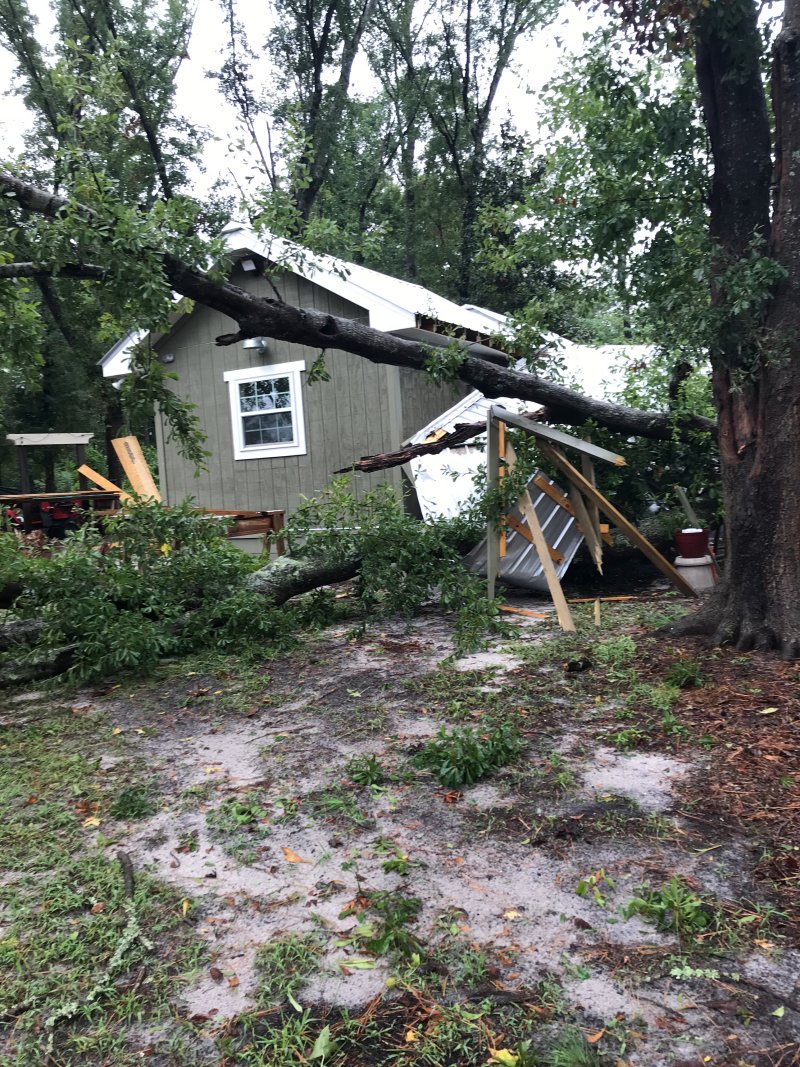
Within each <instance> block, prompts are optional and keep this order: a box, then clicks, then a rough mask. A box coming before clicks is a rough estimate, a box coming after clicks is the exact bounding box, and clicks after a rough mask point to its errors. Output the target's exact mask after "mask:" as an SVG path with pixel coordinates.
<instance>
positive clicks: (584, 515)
mask: <svg viewBox="0 0 800 1067" xmlns="http://www.w3.org/2000/svg"><path fill="white" fill-rule="evenodd" d="M569 499H570V502H571V503H572V506H573V508H574V509H575V518H576V519H577V521H578V526H579V527H580V529H581V532H582V533H583V536H584V537H585V538H586V547H587V548H588V549H589V553H590V554H591V557H592V559H593V560H594V565H595V567H597V569H598V571H599V572H600V574H602V573H603V546H602V544H601V543H600V535H599V533H598V532H597V525H598V524H595V522H594V521H593V519H592V517H591V515H590V514H589V510H588V508H587V506H586V502H585V501H584V499H583V496H582V495H581V493H579V492H578V490H577V489H576V488H575V487H574V486H570V490H569ZM596 510H597V509H596V508H595V511H596Z"/></svg>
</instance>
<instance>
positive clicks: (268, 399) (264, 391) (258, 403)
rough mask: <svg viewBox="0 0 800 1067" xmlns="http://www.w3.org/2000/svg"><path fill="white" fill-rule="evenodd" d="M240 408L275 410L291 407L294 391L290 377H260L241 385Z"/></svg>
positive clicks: (245, 410) (243, 410) (242, 409)
mask: <svg viewBox="0 0 800 1067" xmlns="http://www.w3.org/2000/svg"><path fill="white" fill-rule="evenodd" d="M239 404H240V410H241V411H242V412H243V413H244V412H248V411H273V410H274V409H275V408H284V409H285V408H291V406H292V393H291V388H290V385H289V379H288V378H259V379H257V380H256V381H253V382H241V383H240V385H239Z"/></svg>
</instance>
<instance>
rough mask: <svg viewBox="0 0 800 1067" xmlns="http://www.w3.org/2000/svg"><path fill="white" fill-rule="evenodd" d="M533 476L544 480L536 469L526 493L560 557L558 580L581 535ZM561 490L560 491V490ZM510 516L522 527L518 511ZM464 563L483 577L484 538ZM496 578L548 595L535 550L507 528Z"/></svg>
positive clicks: (570, 559) (579, 542) (523, 522)
mask: <svg viewBox="0 0 800 1067" xmlns="http://www.w3.org/2000/svg"><path fill="white" fill-rule="evenodd" d="M537 477H544V475H542V472H541V471H538V470H537V471H534V472H533V475H532V476H531V480H530V482H529V483H528V492H529V493H530V496H531V500H532V501H533V506H534V508H535V510H536V515H537V516H538V519H539V523H540V524H541V527H542V531H543V533H544V539H545V541H547V543H548V545H550V547H551V548H554V549H556V551H557V552H560V553H561V555H562V556H563V559H561V560H560V561H557V560H553V564H554V566H555V569H556V574H557V575H558V577H559V578H561V577H562V575H564V574H565V573H566V571H567V568H568V567H569V565H570V563H572V561H573V559H574V558H575V553H576V552H577V551H578V549H579V548H580V547H581V542H582V541H583V534H582V533H581V532H580V530H579V529H578V525H577V523H576V522H575V520H574V519H573V517H572V516H571V515H570V514H569V513H568V512H567V511H566V510H565V509H564V508H562V507H561V505H560V504H557V503H556V502H555V500H553V499H551V497H549V496H548V495H547V494H546V493H545V492H544V491H543V490H542V489H539V487H538V486H537V485H535V484H534V479H536V478H537ZM547 481H548V482H550V485H556V487H557V488H558V489H559V490H560V486H558V485H557V483H556V482H552V481H550V479H549V478H548V479H547ZM561 491H562V492H563V490H561ZM510 514H511V515H513V516H514V518H515V519H517V520H518V521H519V522H521V523H522V524H523V525H525V520H524V518H523V515H522V512H521V511H520V510H519V508H516V507H514V508H512V509H511V511H510ZM465 562H466V564H467V566H468V567H469V568H470V569H471V570H473V571H475V572H476V573H478V574H484V575H485V574H486V562H487V560H486V538H484V539H483V541H481V543H480V544H479V545H477V546H476V547H475V548H473V550H472V551H471V552H470V553H469V555H468V556H466V557H465ZM498 577H499V579H500V581H502V582H504V583H505V584H506V585H513V586H517V587H519V588H521V589H528V590H532V591H534V592H537V593H547V592H548V587H547V580H546V578H545V576H544V571H543V570H542V564H541V561H540V559H539V557H538V555H537V553H536V549H535V548H534V547H533V545H532V544H531V543H530V541H528V540H527V538H525V537H523V536H522V534H519V533H517V531H516V530H513V529H508V531H507V532H506V554H505V556H502V557H501V559H500V570H499V574H498Z"/></svg>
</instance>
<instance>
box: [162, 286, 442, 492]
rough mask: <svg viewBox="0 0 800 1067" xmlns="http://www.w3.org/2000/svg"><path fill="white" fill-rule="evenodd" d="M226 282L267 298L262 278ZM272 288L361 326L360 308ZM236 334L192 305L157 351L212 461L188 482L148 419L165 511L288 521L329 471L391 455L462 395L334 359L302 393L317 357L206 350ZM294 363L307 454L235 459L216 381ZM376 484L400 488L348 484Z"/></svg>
mask: <svg viewBox="0 0 800 1067" xmlns="http://www.w3.org/2000/svg"><path fill="white" fill-rule="evenodd" d="M231 280H232V281H233V282H234V283H235V284H236V285H239V286H241V287H242V288H246V289H248V290H250V291H252V292H257V293H258V294H259V295H262V296H274V291H273V290H272V288H271V287H270V286H269V284H268V282H267V281H266V280H265V279H264V278H261V277H254V276H253V274H252V273H246V272H244V271H242V270H241V269H240V268H238V267H237V268H236V269H235V271H234V273H233V275H232V278H231ZM272 281H273V283H274V285H275V287H276V288H277V289H278V291H279V292H280V293H281V296H282V297H283V298H284V299H285V300H286V301H287V302H288V303H291V304H295V305H298V306H300V307H312V308H315V309H316V310H318V311H323V312H328V313H330V314H332V315H338V316H342V317H346V318H354V319H359V320H361V321H363V322H367V318H368V317H367V313H366V312H365V311H364V310H363V309H362V308H359V307H357V306H356V305H355V304H351V303H349V302H348V301H346V300H343V299H342V298H340V297H338V296H336V295H335V294H333V293H330V292H329V291H328V290H326V289H323V288H322V287H320V286H318V285H315V284H313V283H311V282H307V281H305V280H304V279H302V278H298V277H297V276H296V275H294V274H290V273H285V274H273V275H272ZM235 329H236V325H235V323H234V322H233V321H232V320H231V319H228V318H227V317H225V316H224V315H222V314H220V313H219V312H216V311H212V310H210V309H209V308H205V307H199V306H198V307H196V308H195V310H194V311H193V313H192V314H191V315H190V316H189V317H188V318H186V319H184V320H183V321H181V322H179V323H178V325H177V326H176V327H175V328H174V329H173V330H172V332H171V333H170V334H169V335H168V336H167V337H166V338H163V339H162V340H161V341H160V342H159V344H158V350H159V352H160V353H161V355H162V356H163V355H164V354H165V353H169V354H170V355H172V356H173V357H174V360H173V362H171V363H170V364H169V370H170V371H172V372H174V373H175V374H177V375H178V381H177V382H175V383H174V389H175V391H176V392H177V393H178V394H179V395H180V396H181V397H183V398H185V399H188V400H190V401H191V402H192V403H194V404H195V405H197V414H198V416H199V418H200V422H201V424H202V427H203V431H204V432H205V433H206V435H207V437H208V440H207V442H206V446H205V447H206V448H207V449H208V450H209V451H210V452H211V456H210V457H209V458H208V460H207V467H208V469H207V471H204V472H202V473H201V474H200V475H199V476H198V477H195V476H194V470H193V467H192V465H191V464H190V463H187V462H186V461H185V460H183V459H182V458H181V457H180V456H179V455H178V453H177V451H176V449H175V447H174V445H173V444H170V443H166V442H165V434H164V426H163V424H162V421H161V419H160V418H158V419H157V420H156V435H157V442H158V451H159V470H160V479H161V492H162V496H163V497H164V499H165V501H166V502H167V503H170V504H175V503H178V502H179V501H181V500H183V499H185V498H186V497H192V498H194V500H195V501H196V503H198V504H199V505H201V506H203V507H217V508H242V509H253V510H262V509H263V510H275V509H281V510H285V511H287V512H292V511H294V510H295V509H296V508H297V507H298V505H299V503H300V502H301V498H302V497H303V496H311V495H313V494H315V493H317V492H318V491H320V490H321V489H323V488H324V487H325V486H326V485H327V484H328V482H329V481H330V479H331V476H332V474H333V471H335V470H336V469H338V468H340V467H345V466H347V465H348V464H351V463H352V462H353V461H354V460H356V459H358V458H359V457H361V456H364V455H369V454H372V453H376V452H386V451H390V450H391V449H393V448H398V447H399V446H400V444H401V443H402V440H403V439H404V437H406V436H407V435H408V434H409V432H411V430H413V429H418V428H419V427H420V426H422V425H424V424H425V423H426V422H427V421H429V420H430V419H431V418H433V417H434V416H435V415H436V414H437V413H438V412H439V411H443V410H445V409H446V408H447V407H449V406H450V405H451V404H452V403H453V402H454V401H455V400H456V399H457V398H458V396H460V395H462V393H463V390H462V389H461V388H460V387H456V388H450V387H448V388H445V389H442V388H440V387H437V386H433V385H432V384H431V383H430V382H429V381H427V380H426V379H425V377H424V376H423V375H422V374H416V373H415V372H400V371H399V370H398V369H397V368H396V367H386V366H379V365H376V364H372V363H370V362H368V361H367V360H365V359H362V358H360V357H359V356H352V355H349V354H348V353H344V352H338V351H330V352H328V353H326V359H325V362H326V366H327V369H328V372H329V374H330V375H331V381H329V382H316V383H315V384H313V385H309V384H308V382H307V377H308V370H309V369H310V367H311V365H312V364H313V362H314V360H315V359H316V358H317V356H318V355H319V352H318V350H316V349H310V348H306V347H305V346H303V345H295V344H289V343H287V342H284V341H273V340H270V341H269V348H268V352H267V353H264V352H259V351H257V350H253V349H249V350H246V349H245V348H244V347H243V346H242V345H241V344H237V345H231V346H228V347H225V348H220V347H218V346H217V345H215V343H214V338H215V337H216V336H217V335H218V334H222V333H230V332H233V331H235ZM295 360H304V361H305V364H306V373H305V374H304V375H303V384H302V392H303V407H304V418H305V427H306V450H307V451H306V454H305V455H302V456H287V457H275V458H271V459H244V460H242V459H240V460H235V459H234V458H233V430H232V426H231V413H230V404H229V399H228V385H227V383H226V382H225V381H224V380H223V375H224V374H225V372H226V371H233V370H239V369H244V368H250V367H262V366H269V365H272V364H278V363H288V362H292V361H295ZM409 375H410V377H409ZM401 384H402V388H401ZM404 394H405V398H406V399H405V403H404ZM431 408H433V409H434V410H430V409H431ZM428 411H430V414H428ZM384 481H388V482H390V483H391V484H392V485H394V486H396V487H398V489H399V486H400V474H399V470H398V469H396V468H395V469H394V470H390V471H386V472H384V473H382V474H378V475H371V476H366V475H356V476H355V482H354V484H355V486H356V489H357V491H359V492H360V491H361V490H363V489H365V488H368V487H371V486H374V485H377V484H379V483H381V482H384Z"/></svg>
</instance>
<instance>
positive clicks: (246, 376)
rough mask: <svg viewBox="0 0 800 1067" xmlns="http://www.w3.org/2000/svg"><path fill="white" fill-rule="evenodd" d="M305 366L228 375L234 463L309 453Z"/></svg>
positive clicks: (283, 365)
mask: <svg viewBox="0 0 800 1067" xmlns="http://www.w3.org/2000/svg"><path fill="white" fill-rule="evenodd" d="M305 369H306V365H305V363H304V362H302V361H300V362H297V363H279V364H276V365H274V366H271V367H248V368H246V369H245V370H232V371H227V372H226V373H225V374H224V375H223V378H224V380H225V381H226V382H227V383H228V392H229V396H230V404H231V420H232V423H233V456H234V459H268V458H269V457H271V456H302V455H305V451H306V433H305V424H304V421H303V396H302V390H301V385H300V375H301V373H302V372H303V371H304V370H305Z"/></svg>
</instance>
